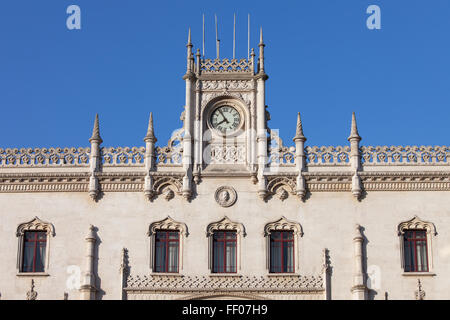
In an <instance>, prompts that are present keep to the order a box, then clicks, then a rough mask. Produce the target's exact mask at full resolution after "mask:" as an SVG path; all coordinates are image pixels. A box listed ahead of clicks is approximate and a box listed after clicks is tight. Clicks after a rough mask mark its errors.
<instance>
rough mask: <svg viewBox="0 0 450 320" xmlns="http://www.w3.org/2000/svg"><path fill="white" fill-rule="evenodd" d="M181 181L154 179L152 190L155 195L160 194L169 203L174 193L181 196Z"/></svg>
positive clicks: (179, 179)
mask: <svg viewBox="0 0 450 320" xmlns="http://www.w3.org/2000/svg"><path fill="white" fill-rule="evenodd" d="M182 186H183V183H182V180H181V178H179V177H158V178H155V183H154V186H153V189H154V190H155V194H158V195H160V194H162V195H164V198H165V199H166V200H167V201H169V200H170V199H172V198H173V197H174V196H175V193H176V194H178V195H181V193H182V192H181V190H182Z"/></svg>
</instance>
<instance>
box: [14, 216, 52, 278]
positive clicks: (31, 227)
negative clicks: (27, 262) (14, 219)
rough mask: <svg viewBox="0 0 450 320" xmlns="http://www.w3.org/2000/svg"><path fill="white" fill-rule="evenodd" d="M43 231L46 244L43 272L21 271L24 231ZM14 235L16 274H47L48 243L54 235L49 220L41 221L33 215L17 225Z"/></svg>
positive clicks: (48, 259) (48, 262) (48, 264)
mask: <svg viewBox="0 0 450 320" xmlns="http://www.w3.org/2000/svg"><path fill="white" fill-rule="evenodd" d="M36 231H37V232H45V234H46V241H45V243H46V246H45V256H44V259H45V261H44V271H43V272H30V271H23V262H24V254H25V250H24V249H25V247H24V246H25V233H26V232H36ZM16 236H17V238H18V248H17V264H16V271H17V275H19V276H20V275H25V276H28V275H31V276H35V275H48V270H49V266H50V248H51V246H50V244H51V241H50V239H51V237H54V236H55V228H54V226H53V224H51V223H49V222H45V221H42V220H41V219H39V218H38V217H34V218H33V219H32V220H30V221H28V222H25V223H21V224H19V226H18V227H17V231H16Z"/></svg>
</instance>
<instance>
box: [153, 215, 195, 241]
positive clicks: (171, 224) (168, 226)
mask: <svg viewBox="0 0 450 320" xmlns="http://www.w3.org/2000/svg"><path fill="white" fill-rule="evenodd" d="M157 230H176V231H179V232H180V233H181V234H182V235H185V236H186V237H187V236H188V235H189V233H188V228H187V225H186V224H185V223H182V222H178V221H175V220H173V219H172V218H171V217H170V216H167V218H165V219H164V220H161V221H157V222H153V223H152V224H150V227H149V229H148V235H149V236H151V235H153V234H155V232H156V231H157Z"/></svg>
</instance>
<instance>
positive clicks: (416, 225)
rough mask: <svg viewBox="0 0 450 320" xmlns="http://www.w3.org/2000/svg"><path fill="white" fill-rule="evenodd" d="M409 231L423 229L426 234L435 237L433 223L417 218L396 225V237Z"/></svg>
mask: <svg viewBox="0 0 450 320" xmlns="http://www.w3.org/2000/svg"><path fill="white" fill-rule="evenodd" d="M411 229H423V230H426V231H427V233H428V234H431V235H434V236H435V235H437V232H436V227H435V226H434V224H433V223H431V222H427V221H423V220H421V219H420V218H419V217H418V216H414V218H412V219H411V220H408V221H405V222H402V223H400V224H399V225H398V235H403V234H404V233H405V231H406V230H411Z"/></svg>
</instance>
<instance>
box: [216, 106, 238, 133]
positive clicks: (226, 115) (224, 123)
mask: <svg viewBox="0 0 450 320" xmlns="http://www.w3.org/2000/svg"><path fill="white" fill-rule="evenodd" d="M240 123H241V115H240V114H239V112H238V111H237V110H236V109H235V108H233V107H231V106H227V105H225V106H220V107H218V108H217V109H216V110H214V112H213V113H212V115H211V124H212V127H213V128H214V129H216V130H219V131H220V132H222V133H223V134H227V133H229V132H232V131H234V130H236V129H237V128H238V127H239V124H240Z"/></svg>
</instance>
